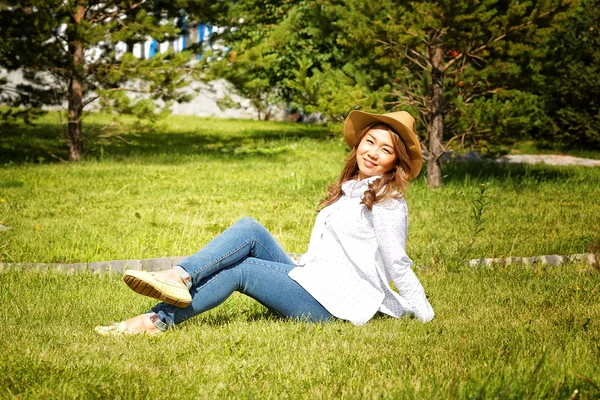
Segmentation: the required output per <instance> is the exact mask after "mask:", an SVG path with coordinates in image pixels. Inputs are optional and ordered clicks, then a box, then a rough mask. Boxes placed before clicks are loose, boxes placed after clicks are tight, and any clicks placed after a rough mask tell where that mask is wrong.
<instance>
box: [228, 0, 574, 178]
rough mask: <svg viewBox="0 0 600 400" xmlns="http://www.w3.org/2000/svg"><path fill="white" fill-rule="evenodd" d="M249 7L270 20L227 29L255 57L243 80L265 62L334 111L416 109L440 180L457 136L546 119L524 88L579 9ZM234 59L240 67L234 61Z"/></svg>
mask: <svg viewBox="0 0 600 400" xmlns="http://www.w3.org/2000/svg"><path fill="white" fill-rule="evenodd" d="M245 4H246V9H247V10H248V9H250V10H254V14H250V15H258V16H261V15H262V16H265V15H268V16H269V20H268V21H265V22H264V23H260V24H259V25H258V27H259V29H257V26H255V25H253V24H254V22H252V23H250V24H246V23H244V24H240V25H239V26H236V28H235V33H234V34H235V35H237V36H236V37H237V38H245V39H244V40H239V39H234V40H231V39H232V36H224V37H222V38H221V39H222V40H223V43H224V44H225V45H226V46H227V47H229V48H231V49H232V50H233V51H235V52H236V53H235V56H236V57H235V59H236V60H243V61H244V63H243V64H240V65H243V66H244V68H238V69H237V71H238V73H239V74H241V75H243V76H244V77H245V78H244V79H242V80H240V81H238V86H240V87H244V85H246V84H247V82H250V77H252V76H254V74H253V72H252V71H253V70H252V66H259V65H260V63H264V65H265V66H266V67H265V68H259V69H258V71H260V73H261V74H264V76H265V77H268V79H269V83H268V84H267V83H266V81H265V83H264V85H265V86H264V87H270V88H273V87H278V88H279V93H281V94H282V95H283V97H284V98H287V99H293V101H294V102H296V103H298V105H299V106H301V107H304V108H306V109H307V110H309V111H324V112H325V113H326V115H327V116H328V117H330V118H332V119H338V120H340V119H342V117H343V115H344V114H345V113H347V112H348V111H350V109H351V108H354V107H357V108H361V109H363V110H366V111H385V110H389V109H390V108H401V109H407V110H409V111H412V112H413V113H416V114H417V115H419V116H420V120H421V123H422V125H424V126H425V127H426V135H425V138H424V141H423V143H424V155H425V159H426V161H427V178H428V183H429V186H430V187H438V186H440V185H441V178H442V175H441V165H440V157H441V155H442V153H443V151H444V145H445V144H447V143H448V142H449V141H452V140H455V139H461V140H463V141H464V140H465V138H466V137H467V136H471V137H472V138H488V139H489V138H492V137H496V138H498V137H502V135H504V134H506V133H507V132H509V131H511V130H513V131H515V130H519V128H520V127H521V126H523V125H524V124H533V123H537V122H538V121H534V119H536V118H537V117H535V115H539V112H538V113H536V112H535V111H536V107H537V105H538V103H537V100H536V98H535V96H532V95H530V94H528V93H526V92H523V91H519V90H518V89H519V88H523V87H524V86H525V85H527V84H528V83H529V77H530V76H531V75H532V74H536V73H539V71H540V68H541V60H542V58H543V57H544V55H545V54H544V51H545V49H546V48H545V47H544V46H542V44H543V43H544V42H545V41H546V40H547V37H548V35H549V34H550V32H551V31H552V29H554V26H555V24H556V23H557V22H560V21H561V20H563V19H564V18H565V17H566V15H567V14H566V13H567V12H568V11H569V10H571V9H572V8H573V6H574V3H573V2H570V1H568V0H549V1H546V0H544V1H542V0H530V1H527V2H511V1H502V0H461V1H450V0H446V1H422V2H414V1H394V0H380V1H368V0H344V1H341V0H323V1H318V2H317V1H315V0H297V1H284V0H281V1H270V0H262V1H260V2H258V1H252V0H245ZM251 5H256V8H252V6H251ZM267 5H269V6H273V7H274V8H269V7H267ZM269 10H273V11H272V12H269ZM251 20H252V21H256V19H254V18H252V19H251ZM244 21H245V19H244ZM257 32H258V34H257ZM267 56H268V58H266V57H267ZM259 60H260V61H259ZM265 60H268V62H266V63H265ZM224 63H228V64H227V65H228V67H229V68H231V69H232V70H233V71H234V72H235V71H236V68H237V66H236V65H235V61H232V60H231V59H229V60H226V61H224ZM225 69H226V68H221V70H225Z"/></svg>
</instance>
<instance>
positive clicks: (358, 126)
mask: <svg viewBox="0 0 600 400" xmlns="http://www.w3.org/2000/svg"><path fill="white" fill-rule="evenodd" d="M394 114H397V113H391V114H371V113H367V112H364V111H358V110H354V111H352V112H350V114H348V117H346V121H345V122H344V139H346V143H347V144H348V146H349V147H350V148H351V149H352V148H354V144H355V142H356V137H357V135H358V134H359V133H360V132H361V131H362V130H363V129H364V128H365V127H366V126H367V125H369V124H372V123H375V122H383V123H384V124H387V125H389V126H390V127H391V128H392V129H394V130H395V131H396V132H397V133H398V135H399V136H400V138H401V139H402V141H403V142H404V144H405V145H406V150H407V152H408V157H409V159H410V160H409V163H410V166H411V176H410V177H409V179H411V180H412V179H415V178H416V177H417V176H418V175H419V173H420V172H421V167H422V163H423V160H422V155H421V144H420V142H419V138H418V136H417V135H416V134H415V133H414V132H413V130H412V129H411V128H410V127H408V126H407V125H406V124H404V123H403V122H402V121H400V120H399V119H397V118H393V117H391V116H390V115H394ZM406 114H407V115H408V116H410V114H408V113H406ZM410 119H411V121H412V120H413V119H412V117H410Z"/></svg>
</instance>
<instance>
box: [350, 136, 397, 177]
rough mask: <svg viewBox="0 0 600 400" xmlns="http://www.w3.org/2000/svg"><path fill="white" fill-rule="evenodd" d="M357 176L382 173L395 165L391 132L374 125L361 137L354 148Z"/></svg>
mask: <svg viewBox="0 0 600 400" xmlns="http://www.w3.org/2000/svg"><path fill="white" fill-rule="evenodd" d="M356 162H357V163H358V170H359V172H358V178H359V179H361V180H362V179H365V178H368V177H370V176H375V175H383V174H385V173H386V172H388V171H390V170H391V169H392V168H394V165H396V153H395V152H394V143H393V142H392V133H390V132H389V131H387V130H385V129H382V128H380V127H377V126H374V127H373V128H371V129H370V130H369V131H368V132H367V134H366V135H365V136H364V137H363V138H362V140H361V141H360V143H359V144H358V147H357V149H356Z"/></svg>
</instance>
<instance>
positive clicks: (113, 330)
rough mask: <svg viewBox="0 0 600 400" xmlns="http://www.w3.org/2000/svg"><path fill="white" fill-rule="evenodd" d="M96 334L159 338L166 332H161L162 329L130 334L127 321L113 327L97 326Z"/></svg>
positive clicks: (117, 323)
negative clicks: (158, 336)
mask: <svg viewBox="0 0 600 400" xmlns="http://www.w3.org/2000/svg"><path fill="white" fill-rule="evenodd" d="M94 330H95V331H96V333H98V334H99V335H102V336H126V335H147V336H157V335H162V334H163V333H165V331H161V330H160V329H158V330H155V331H152V332H147V331H144V332H129V331H127V324H125V321H122V322H115V323H114V324H112V325H108V326H97V327H95V328H94Z"/></svg>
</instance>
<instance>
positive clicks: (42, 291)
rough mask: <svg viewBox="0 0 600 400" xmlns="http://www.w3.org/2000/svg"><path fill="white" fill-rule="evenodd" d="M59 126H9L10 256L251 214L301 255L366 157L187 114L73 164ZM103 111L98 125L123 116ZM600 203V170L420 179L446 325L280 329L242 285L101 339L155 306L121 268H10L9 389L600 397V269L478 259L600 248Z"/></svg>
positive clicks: (172, 240)
mask: <svg viewBox="0 0 600 400" xmlns="http://www.w3.org/2000/svg"><path fill="white" fill-rule="evenodd" d="M55 119H56V114H49V115H48V116H47V117H45V118H44V119H42V120H41V121H40V123H39V125H37V126H35V127H23V126H16V127H12V128H3V132H2V135H3V140H2V143H0V159H1V160H3V161H4V165H2V166H0V221H1V222H0V224H3V225H6V226H10V227H11V228H12V229H11V230H9V231H4V232H0V262H65V263H69V262H88V261H100V260H114V259H140V258H151V257H161V256H175V255H186V254H190V253H192V252H194V251H195V250H197V249H198V248H199V247H200V246H202V245H203V244H205V243H206V242H207V241H208V240H210V238H211V237H213V236H214V235H215V234H217V233H219V232H220V231H222V230H223V229H224V228H226V227H227V226H228V225H230V224H231V223H232V222H234V221H235V220H237V219H238V218H240V217H242V216H246V215H250V216H253V217H255V218H256V219H258V220H259V221H260V222H262V223H263V224H264V225H265V226H266V227H267V228H268V229H269V230H271V231H272V232H273V233H274V234H275V236H276V237H277V238H278V239H279V240H280V241H281V243H282V244H283V246H284V247H285V248H286V249H287V250H288V251H290V252H302V251H304V250H305V249H306V245H307V242H308V237H309V234H310V229H311V227H312V223H313V220H314V217H315V215H316V212H315V206H316V204H317V202H318V201H319V199H321V198H322V196H323V195H324V193H325V188H326V186H327V184H328V183H330V182H331V181H333V180H334V179H335V178H336V177H337V175H338V173H339V170H340V166H341V164H342V161H343V158H344V157H345V155H346V154H347V150H346V149H345V145H344V143H343V140H342V139H340V138H331V137H330V136H329V134H328V132H327V130H326V128H325V127H320V126H304V125H294V124H285V123H265V122H252V121H244V122H241V121H228V120H215V119H198V118H191V117H170V118H169V120H168V121H167V122H165V123H163V124H162V125H161V126H159V127H158V128H157V129H156V130H155V131H154V132H147V133H145V134H143V135H137V134H134V132H129V131H127V130H125V129H124V130H121V131H117V133H119V134H120V139H119V138H117V139H113V140H112V141H107V140H105V139H103V138H102V137H99V136H98V135H96V136H95V137H94V138H92V139H91V140H90V141H89V142H88V143H87V148H88V154H87V155H86V158H85V160H84V161H83V162H81V163H79V164H77V165H72V164H69V163H61V162H59V161H58V158H66V153H65V152H64V142H63V141H62V140H61V139H57V137H56V133H57V132H60V127H59V126H58V125H57V124H56V121H55ZM86 121H88V122H87V123H88V125H87V126H91V127H92V128H93V131H94V132H96V133H97V134H100V133H101V132H102V131H101V127H102V126H103V124H105V123H106V122H109V120H108V119H107V118H106V117H102V116H91V118H90V119H88V120H86ZM126 142H127V143H129V144H127V143H126ZM482 184H483V185H485V187H486V191H485V194H486V196H487V202H488V204H487V205H486V206H485V207H484V209H483V222H482V224H481V226H482V227H483V228H484V230H483V231H482V232H481V233H479V234H477V235H475V236H473V230H474V229H475V220H474V218H473V217H472V215H471V213H472V202H473V201H474V200H476V199H477V196H478V193H479V191H480V187H481V186H480V185H482ZM598 198H600V169H598V168H596V169H594V168H585V167H550V166H542V165H535V166H520V165H476V164H456V165H446V166H445V167H444V187H443V188H442V189H441V190H437V191H431V190H428V189H427V187H426V182H425V177H424V176H421V177H419V179H417V180H416V181H415V182H413V183H412V185H411V187H410V189H409V192H408V194H407V201H408V203H409V210H410V230H409V243H408V248H407V252H408V254H409V255H410V256H411V258H412V259H413V260H414V261H415V264H416V268H417V274H418V276H419V277H420V279H421V281H422V283H423V285H424V287H425V288H426V291H427V293H428V295H429V297H430V300H431V303H432V305H433V307H434V309H435V311H436V313H437V315H436V318H435V319H434V320H433V321H432V322H431V323H429V324H421V323H419V322H418V321H416V320H412V319H406V318H403V319H399V320H396V319H391V318H385V317H381V318H376V319H375V320H373V321H371V322H369V323H368V324H367V325H365V326H363V327H354V326H352V325H350V324H348V323H342V322H334V323H331V324H326V325H311V324H304V323H298V322H293V321H281V320H279V319H277V318H275V317H274V316H273V315H271V314H269V313H268V312H267V311H266V310H265V309H264V308H262V306H260V305H258V304H257V303H255V302H252V301H250V300H249V299H247V298H245V297H243V296H241V295H239V296H233V297H232V298H231V299H229V300H228V301H227V302H226V303H225V304H223V305H222V306H221V307H219V308H217V309H215V310H212V311H211V312H209V313H207V314H204V315H202V316H200V317H197V318H194V319H192V320H190V321H187V322H186V323H184V324H182V325H181V326H180V327H179V328H178V329H175V330H173V331H171V332H169V334H168V335H166V336H164V337H160V338H144V337H130V338H99V337H97V336H96V335H95V334H94V332H93V327H94V326H95V325H97V324H108V323H110V322H112V321H118V320H122V319H124V318H127V317H130V316H132V315H135V314H137V313H141V312H144V311H146V310H147V309H148V308H149V307H151V306H152V305H153V302H152V300H150V299H147V298H144V297H141V296H137V295H135V294H134V293H133V292H131V291H129V290H128V289H127V288H126V287H125V285H124V284H123V283H122V282H121V279H120V277H118V276H115V275H110V274H105V275H93V274H87V273H86V274H71V275H69V274H65V273H58V272H45V273H44V272H31V271H29V272H17V271H14V270H8V271H4V272H1V273H0V302H1V304H2V306H3V307H1V308H0V310H1V311H0V325H1V326H2V328H1V329H0V349H1V350H0V393H2V394H1V395H0V397H9V398H10V397H25V398H49V397H52V398H90V397H107V398H114V397H125V398H144V397H156V396H157V395H159V394H160V393H164V394H166V395H165V396H166V397H170V398H190V397H202V398H203V397H210V398H222V397H225V396H231V397H237V398H252V397H260V398H263V397H267V398H280V397H290V398H297V397H301V398H330V397H336V398H340V397H342V398H519V399H522V398H565V399H567V398H570V397H571V396H572V395H573V393H574V391H575V390H578V391H579V392H578V394H577V395H576V397H574V398H585V399H593V398H598V397H600V388H599V387H598V386H599V385H600V368H599V367H598V366H599V365H600V346H599V345H598V343H600V307H598V302H599V300H600V287H599V286H598V284H599V282H600V274H599V273H598V271H597V270H594V269H593V268H591V267H589V266H583V265H566V266H563V267H560V268H549V267H543V266H535V267H516V266H511V267H506V268H502V267H497V266H496V267H491V268H469V267H466V266H465V265H464V263H463V264H461V263H460V260H462V259H465V258H466V259H469V258H479V257H500V256H532V255H540V254H553V253H556V254H572V253H582V252H586V251H588V249H589V248H590V246H591V245H592V244H594V243H598V241H599V240H600V231H599V229H598V227H600V202H599V201H598V200H597V199H598ZM471 242H472V245H470V243H471Z"/></svg>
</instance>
